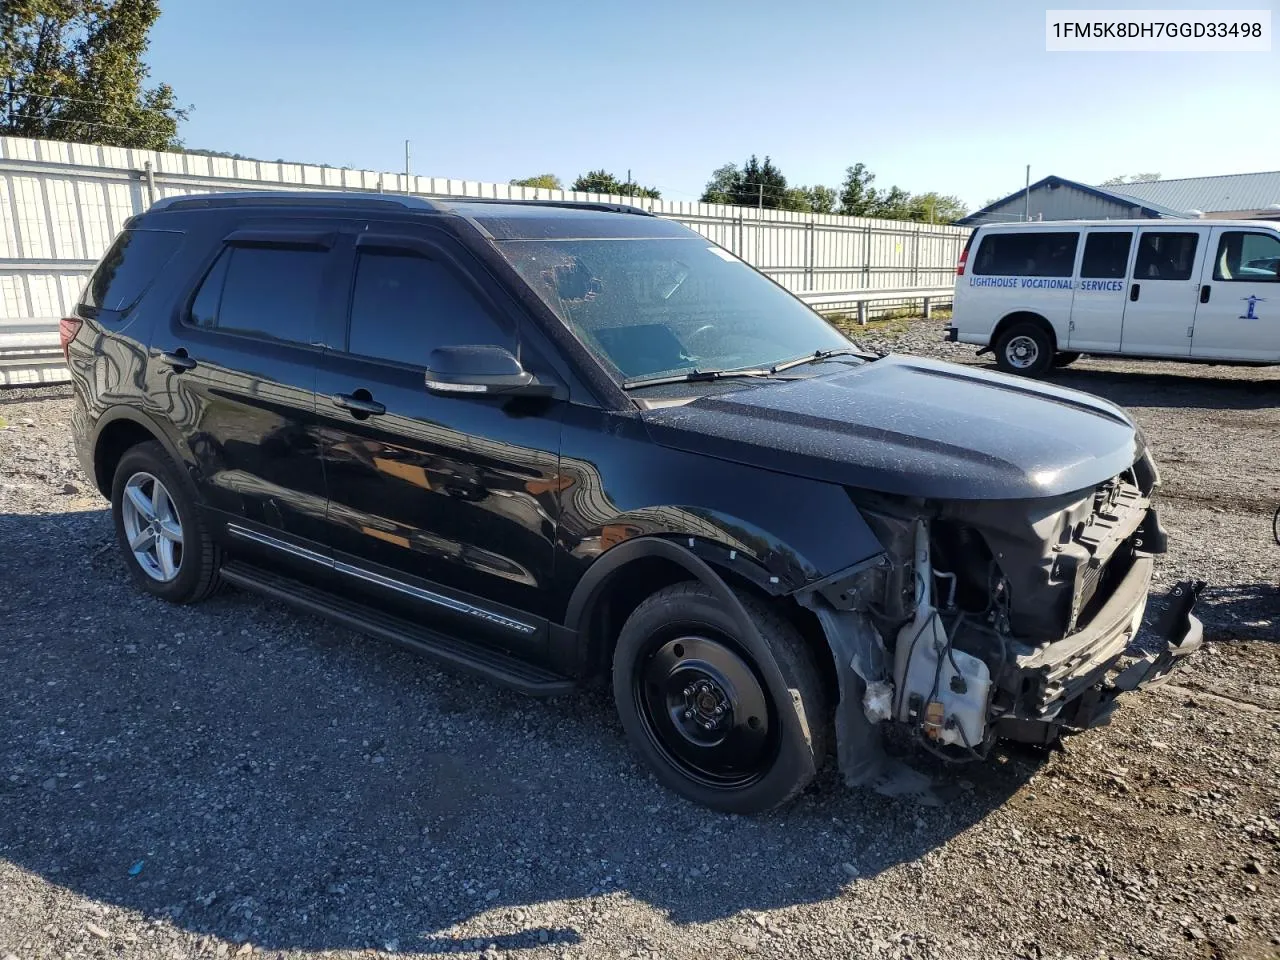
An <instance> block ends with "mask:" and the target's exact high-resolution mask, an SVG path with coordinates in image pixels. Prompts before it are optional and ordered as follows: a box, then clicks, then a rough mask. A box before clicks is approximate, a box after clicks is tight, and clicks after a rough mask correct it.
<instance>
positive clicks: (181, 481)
mask: <svg viewBox="0 0 1280 960" xmlns="http://www.w3.org/2000/svg"><path fill="white" fill-rule="evenodd" d="M111 513H112V517H113V519H114V521H115V528H116V541H117V542H118V543H119V544H120V551H121V553H122V554H123V555H124V561H125V566H126V567H128V569H129V575H130V576H132V577H133V581H134V583H135V584H137V585H138V586H139V587H141V588H142V589H143V590H145V591H146V592H147V593H149V594H151V595H152V596H156V597H159V598H160V599H162V600H167V601H169V602H170V603H195V602H196V601H198V600H203V599H204V598H205V597H207V596H208V595H209V594H211V593H212V592H213V591H214V590H215V589H216V588H217V586H218V567H219V565H220V561H221V558H220V556H219V552H218V548H217V546H216V545H215V544H214V542H213V538H212V537H211V536H210V535H209V531H208V528H207V527H206V526H205V523H204V519H203V518H202V517H201V516H200V513H199V510H198V509H197V505H196V500H195V494H194V492H193V491H192V489H191V485H190V482H189V481H188V480H187V479H186V477H184V476H183V475H182V473H181V472H180V471H179V469H178V468H177V467H176V466H175V465H174V463H173V460H172V459H170V457H169V455H168V454H167V453H165V450H164V448H163V447H161V446H160V444H158V443H155V442H154V441H149V442H147V443H140V444H138V445H137V446H136V447H132V448H131V449H129V450H128V451H127V452H126V453H125V455H124V456H123V457H121V458H120V463H119V465H118V466H117V467H116V472H115V477H114V478H113V480H112V484H111Z"/></svg>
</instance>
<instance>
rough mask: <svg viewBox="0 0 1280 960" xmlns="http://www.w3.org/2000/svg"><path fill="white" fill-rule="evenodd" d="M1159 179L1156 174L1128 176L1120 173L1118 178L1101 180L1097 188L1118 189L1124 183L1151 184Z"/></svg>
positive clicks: (1132, 174)
mask: <svg viewBox="0 0 1280 960" xmlns="http://www.w3.org/2000/svg"><path fill="white" fill-rule="evenodd" d="M1159 179H1160V174H1158V173H1131V174H1128V175H1126V174H1123V173H1122V174H1120V176H1118V177H1112V178H1111V179H1110V180H1103V181H1102V183H1100V184H1098V186H1101V187H1118V186H1121V185H1122V184H1126V183H1151V182H1152V181H1154V180H1159Z"/></svg>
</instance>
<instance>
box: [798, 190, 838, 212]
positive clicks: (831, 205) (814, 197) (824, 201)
mask: <svg viewBox="0 0 1280 960" xmlns="http://www.w3.org/2000/svg"><path fill="white" fill-rule="evenodd" d="M802 189H803V190H804V192H805V193H806V195H807V196H808V199H809V209H810V210H812V211H813V212H814V213H835V212H836V201H837V200H839V198H840V197H839V194H837V193H836V191H835V190H834V189H832V188H831V187H824V186H822V185H821V184H819V185H818V186H816V187H803V188H802Z"/></svg>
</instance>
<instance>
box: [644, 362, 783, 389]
mask: <svg viewBox="0 0 1280 960" xmlns="http://www.w3.org/2000/svg"><path fill="white" fill-rule="evenodd" d="M773 372H774V371H773V370H770V369H769V368H768V367H761V368H759V369H752V370H697V369H694V370H690V371H688V372H686V373H672V374H663V375H662V376H657V377H637V378H636V379H634V380H625V381H623V384H622V389H623V390H630V389H632V388H633V387H657V386H661V385H662V384H664V383H703V382H708V381H711V380H729V379H732V378H733V377H768V376H771V375H772V374H773Z"/></svg>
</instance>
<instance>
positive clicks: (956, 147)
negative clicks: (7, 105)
mask: <svg viewBox="0 0 1280 960" xmlns="http://www.w3.org/2000/svg"><path fill="white" fill-rule="evenodd" d="M1046 5H1047V4H1035V3H1028V2H1026V0H1021V2H1017V0H1013V2H991V3H984V2H981V0H976V2H968V3H961V2H934V0H912V2H910V3H906V2H893V3H868V2H864V0H841V2H827V3H815V2H808V0H791V2H788V3H776V2H774V3H754V2H750V0H740V2H732V3H730V2H721V0H681V2H673V0H647V2H645V3H634V2H632V3H614V2H609V0H595V2H590V3H587V2H580V0H542V2H540V3H536V4H534V3H514V2H500V0H469V2H463V3H458V2H447V3H446V2H443V0H365V2H363V3H359V4H355V3H351V2H349V0H347V2H330V0H307V2H303V0H255V2H246V0H218V2H216V3H209V2H196V0H163V2H162V7H163V11H164V12H163V14H162V16H161V18H160V21H159V22H158V23H157V24H156V27H155V29H154V30H153V32H152V43H151V50H150V53H149V56H148V60H149V63H150V65H151V68H152V79H153V81H161V80H163V81H165V82H167V83H169V84H171V85H172V86H173V87H174V88H175V90H176V91H177V94H178V98H179V100H180V101H181V102H184V103H190V104H192V105H193V106H194V109H193V111H192V113H191V118H190V120H189V121H188V122H187V123H186V124H185V125H184V127H183V128H182V130H181V135H182V137H183V139H184V141H185V142H186V144H187V145H188V146H191V147H206V148H210V149H218V150H228V151H233V152H237V153H243V154H247V155H249V156H254V157H259V158H262V159H268V160H274V159H276V158H277V157H279V158H284V159H286V160H297V161H303V162H309V163H330V164H334V165H351V166H354V167H361V168H368V169H377V170H398V169H402V168H403V164H404V159H403V150H404V146H403V142H404V140H405V139H406V138H408V139H410V140H411V141H412V143H413V170H414V172H415V173H418V174H423V175H433V176H443V177H458V178H466V179H472V180H497V181H506V180H510V179H512V178H513V177H522V176H529V175H532V174H536V173H542V172H552V173H556V174H558V175H559V176H560V177H561V178H562V179H563V180H565V182H566V183H568V181H570V180H572V178H573V177H574V176H576V175H577V174H579V173H581V172H584V171H586V170H588V169H594V168H598V167H605V168H606V169H609V170H612V171H613V172H615V173H616V174H617V175H618V176H624V175H625V173H626V171H627V169H628V168H630V169H631V171H632V173H633V176H634V177H635V178H636V179H637V180H639V181H641V182H644V183H649V184H654V185H656V186H658V187H660V188H661V189H662V191H663V196H664V197H667V198H669V199H675V200H691V199H696V198H697V195H698V194H699V193H700V192H701V190H702V187H703V184H704V183H705V182H706V180H707V178H708V176H709V175H710V173H711V171H712V170H713V169H714V168H716V167H718V166H720V165H722V164H724V163H727V162H730V161H734V162H741V161H742V160H743V159H744V158H745V157H746V156H747V155H748V154H751V153H753V152H754V153H757V154H760V155H761V156H763V155H764V154H769V155H771V156H772V157H773V158H774V161H775V162H776V163H777V164H778V165H779V166H780V167H781V169H782V171H783V173H785V174H786V176H787V178H788V180H789V181H790V182H791V183H793V184H812V183H815V182H817V183H826V184H829V185H832V186H836V185H838V184H839V181H840V180H841V178H842V177H843V173H844V169H845V167H847V166H849V165H850V164H852V163H855V162H857V161H861V162H863V163H865V164H867V166H868V167H870V168H871V170H872V171H874V172H875V173H876V175H877V181H876V185H877V186H885V187H887V186H890V185H892V184H895V183H896V184H899V185H900V186H902V187H903V188H905V189H907V190H910V191H912V192H923V191H926V190H938V191H941V192H943V193H953V194H956V195H958V196H960V197H961V198H962V199H963V200H965V201H966V202H967V203H968V204H969V205H970V206H971V207H976V206H980V205H981V204H982V203H983V202H984V201H986V200H988V199H991V198H994V197H997V196H1001V195H1003V194H1006V193H1009V192H1012V191H1013V190H1016V189H1017V188H1018V187H1019V186H1020V185H1021V183H1022V180H1023V176H1024V166H1025V164H1027V163H1030V164H1031V165H1032V177H1033V178H1035V179H1038V178H1039V177H1042V176H1046V175H1048V174H1050V173H1054V174H1058V175H1059V176H1064V177H1068V178H1071V179H1078V180H1084V181H1086V182H1098V181H1100V180H1102V179H1105V178H1107V177H1109V176H1112V175H1116V174H1131V173H1139V172H1155V171H1158V172H1160V173H1161V174H1162V175H1163V176H1164V177H1165V178H1172V177H1185V176H1202V175H1208V174H1220V173H1241V172H1249V171H1254V170H1265V169H1275V168H1276V167H1277V166H1280V124H1277V123H1276V122H1275V116H1276V110H1277V103H1278V98H1280V52H1276V51H1273V52H1272V53H1265V54H1209V53H1201V54H1192V53H1181V54H1168V53H1143V54H1138V53H1088V54H1085V53H1047V52H1045V50H1044V16H1045V13H1044V11H1045V6H1046ZM1097 5H1101V4H1095V6H1097ZM1135 5H1136V4H1135ZM1053 6H1054V7H1066V6H1068V5H1067V4H1065V3H1054V4H1053ZM1117 6H1126V5H1125V4H1117ZM1162 6H1164V7H1178V6H1186V7H1192V8H1209V7H1211V6H1213V5H1212V4H1210V3H1207V2H1204V0H1201V2H1200V3H1189V4H1177V3H1174V2H1171V0H1163V3H1162ZM1231 6H1233V7H1237V8H1238V7H1241V6H1253V7H1263V8H1266V7H1267V4H1264V3H1262V2H1259V0H1252V2H1250V0H1240V2H1238V3H1235V4H1232V5H1231ZM1270 8H1271V9H1273V19H1274V20H1275V21H1276V24H1277V25H1278V26H1280V17H1277V16H1276V15H1275V12H1274V0H1272V3H1271V6H1270Z"/></svg>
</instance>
